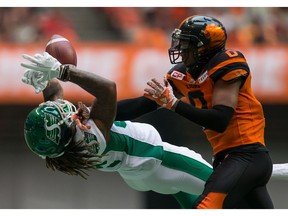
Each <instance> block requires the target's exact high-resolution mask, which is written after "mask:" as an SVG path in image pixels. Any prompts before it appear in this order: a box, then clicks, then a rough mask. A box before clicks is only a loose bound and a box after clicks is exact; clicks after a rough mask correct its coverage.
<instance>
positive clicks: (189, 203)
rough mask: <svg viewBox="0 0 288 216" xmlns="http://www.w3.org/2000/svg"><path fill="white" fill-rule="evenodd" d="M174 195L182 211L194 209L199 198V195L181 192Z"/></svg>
mask: <svg viewBox="0 0 288 216" xmlns="http://www.w3.org/2000/svg"><path fill="white" fill-rule="evenodd" d="M172 195H173V197H174V198H175V199H176V200H177V202H178V203H179V205H180V207H181V208H182V209H192V208H193V203H194V201H195V200H196V199H197V198H198V197H199V195H196V194H189V193H184V192H179V193H176V194H172Z"/></svg>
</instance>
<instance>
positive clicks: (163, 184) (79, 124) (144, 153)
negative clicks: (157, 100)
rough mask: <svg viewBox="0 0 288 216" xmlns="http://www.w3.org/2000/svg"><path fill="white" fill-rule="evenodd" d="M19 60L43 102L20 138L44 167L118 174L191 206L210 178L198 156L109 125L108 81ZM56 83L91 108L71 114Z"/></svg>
mask: <svg viewBox="0 0 288 216" xmlns="http://www.w3.org/2000/svg"><path fill="white" fill-rule="evenodd" d="M23 57H24V58H25V59H27V60H28V61H30V63H29V64H25V63H22V64H21V65H22V66H23V67H24V68H26V71H25V73H24V76H23V77H22V81H23V82H24V83H26V84H28V85H32V86H33V87H34V88H35V90H36V92H43V96H44V102H43V103H41V104H40V105H39V106H38V107H36V108H35V109H33V110H32V111H31V112H30V113H29V115H28V117H27V119H26V122H25V128H24V136H25V140H26V143H27V145H28V147H29V148H30V149H31V151H32V152H34V153H35V154H37V155H39V156H40V157H41V158H43V159H46V164H47V167H48V168H51V169H52V170H59V171H61V172H64V173H66V174H69V175H79V176H81V177H83V178H86V177H87V175H88V174H87V171H88V170H92V169H97V170H101V171H106V172H118V173H119V174H120V176H121V177H122V178H123V179H124V181H125V182H126V183H127V184H128V185H129V186H130V187H132V188H134V189H135V190H138V191H150V190H151V191H155V192H158V193H161V194H171V195H173V196H174V197H175V198H176V200H177V201H178V202H179V204H180V206H181V207H182V208H191V207H192V206H193V202H194V200H195V199H196V198H197V197H198V195H200V194H201V193H202V191H203V189H204V184H205V182H206V180H207V179H208V177H209V176H210V174H211V173H212V167H211V165H210V164H209V163H208V162H206V161H205V160H204V159H203V158H202V157H201V155H200V154H198V153H196V152H194V151H192V150H190V149H188V148H186V147H179V146H175V145H171V144H169V143H166V142H163V141H162V139H161V137H160V135H159V133H158V131H157V130H156V129H155V128H154V127H153V126H152V125H149V124H146V123H136V122H131V121H114V119H115V114H116V107H117V106H116V104H117V101H116V98H117V97H116V94H117V93H116V84H115V83H114V82H113V81H110V80H107V79H105V78H103V77H101V76H98V75H96V74H94V73H90V72H86V71H82V70H80V69H77V68H76V67H75V66H73V65H61V64H60V63H59V62H58V61H57V60H56V59H55V58H53V57H52V56H50V55H49V54H48V53H43V54H36V55H35V56H29V55H23ZM59 80H61V81H69V82H72V83H74V84H76V85H78V86H79V87H81V88H83V89H84V90H85V91H87V92H89V93H90V94H92V95H93V96H95V99H94V101H93V102H92V105H91V107H89V108H87V107H86V106H85V105H84V104H82V103H81V102H80V103H78V109H76V107H75V106H74V105H73V104H72V103H70V102H69V101H67V100H64V99H63V88H62V87H61V85H60V82H59ZM281 171H283V168H282V169H281ZM278 176H279V175H278Z"/></svg>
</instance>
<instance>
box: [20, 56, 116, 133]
mask: <svg viewBox="0 0 288 216" xmlns="http://www.w3.org/2000/svg"><path fill="white" fill-rule="evenodd" d="M23 58H24V59H26V60H28V61H29V63H28V64H27V63H21V66H22V67H24V68H26V72H25V74H24V76H23V77H22V81H23V82H24V83H26V84H29V85H32V86H33V87H34V88H35V90H37V92H38V93H39V92H41V91H43V90H44V89H46V87H48V89H46V90H45V92H44V98H46V100H49V99H53V98H57V97H63V95H61V94H63V92H62V93H61V91H62V88H61V86H60V85H59V83H57V82H56V81H55V82H53V80H54V79H55V78H57V79H58V80H61V81H65V82H67V81H69V82H72V83H74V84H77V85H78V86H80V87H81V88H83V89H84V90H85V91H87V92H88V93H90V94H92V95H93V96H94V97H95V100H94V102H93V104H92V107H91V112H90V118H92V119H93V120H94V121H95V123H96V124H97V125H98V126H99V127H100V130H101V131H102V132H104V136H105V135H106V134H108V132H109V130H110V128H111V126H112V124H113V121H114V118H115V115H116V98H117V97H116V94H117V93H116V84H115V83H114V82H113V81H111V80H108V79H105V78H104V77H101V76H99V75H97V74H95V73H91V72H88V71H83V70H80V69H78V68H76V67H75V66H74V65H62V64H61V63H60V62H59V61H58V60H57V59H55V58H54V57H52V56H51V55H50V54H49V53H47V52H44V53H43V54H39V53H37V54H35V55H34V56H29V55H26V54H24V55H23ZM27 71H28V72H27ZM48 84H51V86H50V87H49V86H48Z"/></svg>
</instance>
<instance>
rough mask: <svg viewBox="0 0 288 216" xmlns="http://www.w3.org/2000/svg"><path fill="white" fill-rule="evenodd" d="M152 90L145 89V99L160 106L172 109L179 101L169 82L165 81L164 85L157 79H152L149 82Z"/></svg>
mask: <svg viewBox="0 0 288 216" xmlns="http://www.w3.org/2000/svg"><path fill="white" fill-rule="evenodd" d="M147 85H149V86H150V87H151V88H152V89H151V88H145V89H144V91H145V92H146V93H144V97H146V98H148V99H150V100H153V101H155V102H156V103H157V104H158V105H160V106H162V107H165V108H167V109H171V107H172V106H173V105H174V104H175V103H176V102H177V101H178V99H177V98H176V97H175V95H174V94H173V89H172V87H171V85H170V84H169V82H168V81H167V80H166V79H164V84H162V83H160V82H159V81H157V80H156V79H152V80H151V81H148V82H147Z"/></svg>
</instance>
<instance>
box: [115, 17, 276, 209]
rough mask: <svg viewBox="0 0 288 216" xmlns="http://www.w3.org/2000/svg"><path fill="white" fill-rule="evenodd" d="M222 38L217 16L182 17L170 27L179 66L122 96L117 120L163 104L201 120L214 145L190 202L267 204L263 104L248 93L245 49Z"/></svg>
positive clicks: (172, 52)
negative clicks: (139, 91)
mask: <svg viewBox="0 0 288 216" xmlns="http://www.w3.org/2000/svg"><path fill="white" fill-rule="evenodd" d="M226 40H227V34H226V30H225V27H224V26H223V24H222V23H221V22H220V21H218V20H217V19H215V18H213V17H209V16H198V15H197V16H191V17H188V18H186V19H185V20H184V21H183V22H182V23H181V24H180V26H179V28H178V29H175V31H174V32H173V33H172V43H171V48H170V49H169V56H170V61H171V63H172V64H176V65H175V66H174V67H173V68H172V69H171V70H170V71H169V72H168V74H167V76H166V78H165V79H164V83H162V82H160V81H158V80H155V79H152V80H151V81H149V82H148V83H147V84H148V85H149V87H147V88H146V89H145V90H144V91H145V93H144V96H145V97H140V98H138V99H132V100H131V101H130V102H132V101H134V105H133V106H130V107H129V108H128V106H127V100H126V101H119V102H118V113H117V118H116V119H123V118H127V116H129V117H130V118H133V117H137V116H139V115H142V114H144V113H147V112H149V111H153V110H155V109H157V107H159V106H162V107H165V108H167V109H170V110H172V111H174V112H176V113H178V114H180V115H182V116H184V117H186V118H187V119H189V120H191V121H193V122H194V123H197V124H198V125H200V126H202V127H203V131H204V132H205V133H206V136H207V139H208V140H209V142H210V143H211V146H212V148H213V155H214V161H213V173H212V175H211V176H210V178H209V179H208V181H207V183H206V185H205V189H204V191H203V193H202V195H201V196H200V197H199V198H198V200H196V202H194V207H195V208H208V209H212V208H213V209H215V208H229V209H231V208H249V209H252V208H255V209H264V208H267V209H272V208H274V206H273V202H272V200H271V198H270V195H269V193H268V191H267V188H266V186H267V183H268V181H269V179H270V177H271V173H272V168H273V163H272V161H271V158H270V156H269V151H268V149H267V148H266V145H265V141H264V127H265V118H264V114H263V109H262V105H261V104H260V102H259V101H258V100H257V99H256V98H255V96H254V94H253V92H252V89H251V73H250V70H249V66H248V64H247V62H246V59H245V57H244V55H243V54H242V53H241V52H239V51H237V50H231V49H226ZM147 98H148V99H149V100H150V101H149V100H147ZM145 99H146V100H145ZM136 101H137V102H138V103H135V102H136ZM128 102H129V100H128ZM155 102H156V103H155ZM130 104H131V103H130ZM124 106H125V108H124ZM140 107H141V109H139V108H140ZM132 109H133V111H132ZM128 113H129V114H128Z"/></svg>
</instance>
